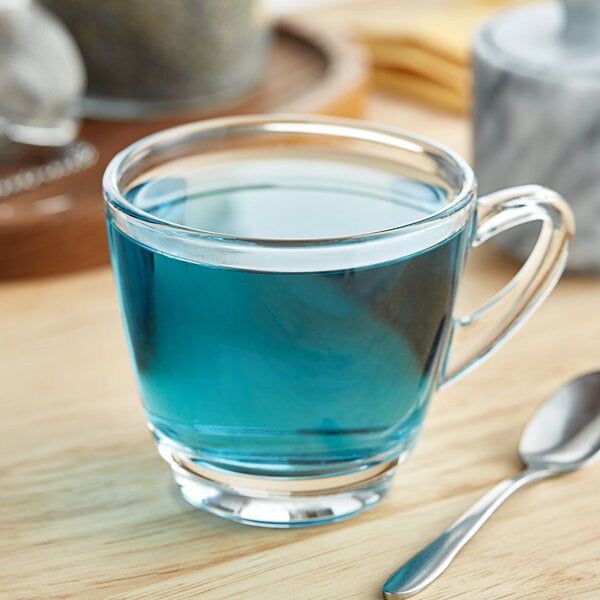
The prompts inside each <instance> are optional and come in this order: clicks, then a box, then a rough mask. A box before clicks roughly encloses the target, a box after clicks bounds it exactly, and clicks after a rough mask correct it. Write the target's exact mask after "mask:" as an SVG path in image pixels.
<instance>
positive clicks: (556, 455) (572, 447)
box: [383, 372, 600, 600]
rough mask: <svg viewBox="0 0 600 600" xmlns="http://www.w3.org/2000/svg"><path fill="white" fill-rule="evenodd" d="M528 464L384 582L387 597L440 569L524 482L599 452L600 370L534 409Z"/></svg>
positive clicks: (527, 435)
mask: <svg viewBox="0 0 600 600" xmlns="http://www.w3.org/2000/svg"><path fill="white" fill-rule="evenodd" d="M519 454H520V456H521V459H522V461H523V463H524V464H525V465H527V468H526V469H525V470H524V471H521V472H520V473H519V474H518V475H515V476H514V477H510V478H509V479H505V480H504V481H502V482H501V483H499V484H498V485H497V486H496V487H494V488H493V489H492V490H490V491H489V492H488V493H487V494H486V495H485V496H484V497H483V498H481V500H479V501H478V502H477V503H476V504H475V505H474V506H473V507H472V508H471V509H470V510H468V511H467V512H466V513H465V514H464V515H463V516H462V517H461V518H460V519H458V521H456V522H455V523H454V524H453V525H451V526H450V527H449V528H448V529H446V531H444V533H442V535H440V536H439V537H438V538H437V539H436V540H434V541H433V542H431V543H430V544H429V545H428V546H426V547H425V548H423V550H421V551H420V552H419V553H418V554H415V556H413V557H412V558H411V559H410V560H409V561H408V562H406V563H405V564H404V565H403V566H402V567H400V568H399V569H398V570H397V571H396V572H395V573H394V574H393V575H392V576H391V577H390V578H389V579H388V580H387V581H386V582H385V585H384V586H383V595H384V597H385V598H386V599H387V600H392V599H396V598H408V597H410V596H412V595H414V594H416V593H418V592H420V591H421V590H422V589H424V588H426V587H427V586H428V585H429V584H430V583H431V582H433V581H434V580H435V579H437V577H438V576H439V575H441V574H442V573H443V572H444V571H445V570H446V568H447V567H448V566H449V565H450V563H451V562H452V559H453V558H454V557H455V556H456V555H457V554H458V553H459V552H460V550H461V549H462V548H463V546H464V545H465V544H466V543H467V542H468V541H469V540H470V539H471V538H472V537H473V536H474V535H475V533H477V531H478V530H479V528H480V527H481V526H482V525H483V524H484V523H485V522H486V521H487V520H488V518H489V517H490V516H491V515H492V514H493V513H494V511H495V510H496V509H497V508H498V507H499V506H500V505H501V504H502V503H503V502H504V501H505V500H506V499H507V498H508V497H509V496H510V495H511V494H512V493H513V492H516V491H517V490H518V489H520V488H522V487H523V486H525V485H527V484H529V483H533V482H534V481H539V480H541V479H545V478H546V477H554V476H555V475H561V474H563V473H568V472H569V471H575V470H576V469H579V468H581V467H583V466H584V465H586V464H588V463H589V462H591V461H592V460H593V459H594V458H597V456H598V454H600V372H595V373H588V374H587V375H583V376H581V377H579V378H577V379H574V380H572V381H570V382H569V383H567V384H566V385H565V386H563V387H562V388H561V389H559V390H558V391H557V392H555V393H554V394H553V395H552V396H550V398H548V400H546V402H544V403H543V404H542V405H541V406H540V407H539V409H538V410H537V411H536V412H535V414H534V415H533V417H532V418H531V420H530V421H529V423H528V424H527V426H526V427H525V430H524V431H523V434H522V436H521V442H520V444H519Z"/></svg>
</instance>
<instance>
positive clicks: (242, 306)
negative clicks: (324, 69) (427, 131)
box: [103, 115, 574, 527]
mask: <svg viewBox="0 0 600 600" xmlns="http://www.w3.org/2000/svg"><path fill="white" fill-rule="evenodd" d="M103 184H104V194H105V198H106V211H107V220H108V232H109V240H110V248H111V257H112V264H113V269H114V273H115V278H116V282H117V289H118V296H119V301H120V306H121V312H122V315H123V321H124V325H125V330H126V335H127V339H128V344H129V348H130V353H131V356H132V361H133V365H134V368H135V373H136V376H137V382H138V386H139V390H140V394H141V397H142V401H143V405H144V408H145V411H146V416H147V421H148V425H149V427H150V430H151V431H152V433H153V434H154V437H155V439H156V441H157V445H158V449H159V452H160V454H161V455H162V457H163V458H164V459H165V460H166V461H167V462H168V463H169V464H170V466H171V468H172V470H173V474H174V477H175V481H176V482H177V484H178V485H179V487H180V490H181V493H182V494H183V496H184V497H185V498H186V499H187V500H188V501H189V502H191V503H192V504H193V505H195V506H198V507H200V508H203V509H206V510H208V511H210V512H212V513H215V514H217V515H220V516H223V517H227V518H230V519H234V520H237V521H241V522H244V523H249V524H254V525H263V526H270V527H290V526H296V525H308V524H313V523H323V522H327V521H334V520H338V519H341V518H344V517H348V516H350V515H353V514H356V513H358V512H360V511H361V510H363V509H364V508H367V507H370V506H372V505H373V504H375V503H376V502H377V501H378V500H379V499H380V498H381V497H382V496H383V494H384V493H385V492H386V490H387V489H388V487H389V484H390V480H391V477H392V475H393V473H394V470H395V468H396V466H397V465H398V464H399V463H400V462H402V461H403V460H404V459H405V458H406V457H407V455H408V454H409V452H410V450H411V448H412V447H413V445H414V443H415V439H416V437H417V434H418V432H419V429H420V427H421V423H422V421H423V417H424V414H425V411H426V408H427V404H428V402H429V399H430V397H431V395H432V393H433V392H434V391H435V390H436V388H438V387H439V386H441V385H444V384H445V383H447V382H448V381H450V380H452V379H453V378H454V377H456V376H458V375H460V374H462V373H463V372H465V371H466V370H468V369H469V368H470V367H472V366H474V365H476V364H477V362H478V361H479V360H480V359H481V358H483V357H484V356H485V355H486V354H488V352H489V351H490V350H492V349H493V348H495V347H496V346H497V345H498V344H499V343H500V342H501V341H502V340H503V339H504V338H505V337H506V336H507V335H508V334H509V333H511V332H512V331H514V329H515V328H516V326H518V325H519V324H520V323H522V322H523V320H524V319H525V318H526V317H527V316H528V315H529V314H530V313H531V311H532V310H533V309H534V308H535V307H536V306H537V305H538V304H539V303H540V302H541V301H542V300H543V299H544V297H545V296H546V295H547V294H548V293H549V292H550V290H551V289H552V288H553V286H554V285H555V283H556V282H557V280H558V278H559V277H560V274H561V272H562V270H563V268H564V265H565V260H566V257H567V252H568V248H569V245H570V243H571V240H572V235H573V227H574V226H573V217H572V214H571V212H570V210H569V208H568V207H567V205H566V204H565V202H564V201H563V200H562V199H561V198H560V197H559V196H558V195H557V194H556V193H554V192H552V191H550V190H547V189H544V188H542V187H539V186H524V187H519V188H513V189H510V190H505V191H502V192H498V193H495V194H492V195H490V196H487V197H485V198H480V199H479V200H478V199H477V197H476V182H475V177H474V175H473V172H472V170H471V168H470V167H469V166H468V165H467V163H466V162H465V161H464V160H462V159H461V158H459V157H458V156H456V155H455V154H454V153H453V152H451V151H449V150H447V149H445V148H443V147H442V146H440V145H438V144H436V143H434V142H431V141H427V140H425V139H423V138H420V137H417V136H413V135H408V134H406V133H403V132H401V131H397V130H394V129H391V128H387V127H382V126H377V125H373V124H369V123H364V122H360V121H352V120H345V119H336V118H329V117H328V118H320V117H306V116H288V115H268V116H243V117H232V118H226V119H218V120H212V121H211V120H209V121H203V122H199V123H193V124H189V125H184V126H181V127H176V128H174V129H170V130H166V131H163V132H160V133H157V134H154V135H151V136H149V137H147V138H145V139H143V140H141V141H139V142H137V143H135V144H133V145H132V146H130V147H129V148H127V149H126V150H124V151H123V152H121V153H120V154H118V155H117V156H116V157H115V158H114V159H113V160H112V162H111V163H110V165H109V166H108V168H107V170H106V173H105V176H104V181H103ZM529 221H540V222H541V229H540V234H539V238H538V241H537V244H536V246H535V247H534V249H533V250H532V253H531V255H530V257H529V259H528V260H527V262H526V263H525V265H524V266H523V267H522V269H521V271H520V272H519V273H518V274H517V275H516V276H515V278H514V279H513V280H512V281H511V282H510V283H509V284H508V285H507V286H506V287H505V288H504V289H503V290H502V291H501V292H500V293H499V294H498V295H497V296H496V297H494V298H493V299H492V300H490V301H489V302H488V303H487V304H486V305H485V306H483V307H481V308H480V309H479V310H477V311H476V312H474V313H472V314H471V315H468V316H466V317H463V318H454V317H453V316H452V315H453V304H454V299H455V296H456V290H457V286H458V283H459V281H460V277H461V273H462V270H463V264H464V261H465V255H466V253H467V251H468V249H469V248H470V247H475V246H478V245H479V244H481V243H483V242H485V241H486V240H487V239H489V238H490V237H492V236H494V235H496V234H497V233H499V232H501V231H504V230H506V229H508V228H511V227H514V226H516V225H519V224H521V223H525V222H529Z"/></svg>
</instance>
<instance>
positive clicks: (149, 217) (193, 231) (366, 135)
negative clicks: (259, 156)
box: [102, 113, 476, 247]
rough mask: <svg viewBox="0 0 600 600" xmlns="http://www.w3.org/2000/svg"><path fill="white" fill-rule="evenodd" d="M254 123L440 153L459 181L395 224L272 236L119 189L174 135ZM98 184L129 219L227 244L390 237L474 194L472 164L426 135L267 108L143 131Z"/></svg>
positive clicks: (442, 215) (223, 131) (453, 209)
mask: <svg viewBox="0 0 600 600" xmlns="http://www.w3.org/2000/svg"><path fill="white" fill-rule="evenodd" d="M249 127H255V128H257V130H258V131H262V132H263V133H265V134H269V133H290V134H313V135H317V136H329V137H338V138H346V139H348V140H358V141H364V142H372V143H375V144H379V145H381V146H386V145H387V146H389V147H391V148H396V149H400V150H407V151H412V152H414V153H416V154H426V155H428V156H430V157H431V158H432V160H435V159H436V158H437V159H438V160H439V159H442V160H443V161H445V163H446V164H447V165H449V166H450V167H451V168H452V169H453V170H454V172H456V173H457V174H459V176H460V185H459V186H456V189H455V190H453V197H452V198H451V200H450V201H449V202H448V203H447V204H446V205H445V206H444V207H442V208H441V209H439V210H437V211H435V212H432V213H431V214H429V215H427V216H425V217H422V218H420V219H417V220H415V221H411V222H409V223H404V224H401V225H397V226H394V227H389V228H386V229H382V230H378V231H369V232H361V233H354V234H349V235H339V236H335V237H310V238H277V237H269V238H267V237H248V236H241V235H234V234H227V233H221V232H215V231H208V230H202V229H199V228H196V227H190V226H187V225H182V224H177V223H173V222H171V221H167V220H164V219H161V218H160V217H157V216H155V215H153V214H151V213H149V212H146V211H144V210H142V209H140V208H139V207H137V206H135V205H134V204H132V203H131V202H130V201H129V200H127V198H126V197H125V195H124V193H123V192H122V191H121V189H120V178H121V175H122V173H124V172H125V171H126V170H127V168H128V167H130V166H132V165H133V164H136V163H138V162H142V161H143V160H144V158H146V157H147V156H149V155H150V154H151V153H152V152H153V151H154V150H156V149H159V148H160V147H161V146H162V147H168V146H172V145H176V144H177V143H178V141H183V140H188V141H189V140H190V139H193V138H194V137H198V139H201V138H202V137H209V136H210V135H211V134H212V135H213V136H215V137H216V136H225V135H227V134H229V133H233V132H235V131H236V130H238V131H240V130H244V129H248V128H249ZM102 189H103V194H104V198H105V202H106V204H107V206H108V207H110V208H111V209H113V210H115V211H117V212H118V213H120V214H122V215H123V216H125V217H126V218H130V219H134V220H136V221H138V222H139V223H142V224H144V225H146V226H149V227H157V226H158V227H160V228H161V229H162V230H165V231H170V232H173V233H177V232H179V233H184V234H186V235H187V236H189V235H192V236H198V237H200V238H204V239H210V240H211V241H215V240H221V241H223V242H227V243H228V244H232V243H233V244H236V243H239V244H242V245H247V244H252V245H262V246H268V247H297V246H299V245H304V246H312V245H324V244H325V245H329V244H345V243H347V242H356V241H359V240H361V239H362V240H375V239H380V238H387V237H394V236H396V235H399V234H403V233H405V232H406V233H407V232H411V233H414V232H415V230H418V229H421V228H427V226H428V225H430V224H431V223H433V222H439V221H442V220H445V219H448V218H449V217H451V216H452V215H454V214H455V213H457V212H460V211H461V210H462V209H464V208H466V207H467V206H468V205H469V204H470V203H471V202H472V200H473V199H474V197H475V190H476V179H475V174H474V172H473V169H472V168H471V166H470V165H469V164H468V163H467V162H466V161H465V160H464V159H463V158H462V157H461V156H460V155H458V154H457V153H456V152H454V151H453V150H451V149H449V148H448V147H446V146H444V145H443V144H440V143H439V142H436V141H433V140H431V139H429V138H427V137H425V136H421V135H418V134H413V133H411V132H408V131H405V130H403V129H399V128H395V127H389V126H386V125H379V124H377V123H373V122H369V121H364V120H360V119H350V118H343V117H329V116H315V115H297V114H285V113H268V114H264V115H241V116H230V117H220V118H214V119H205V120H200V121H194V122H190V123H186V124H183V125H177V126H174V127H169V128H166V129H163V130H161V131H158V132H156V133H152V134H150V135H148V136H145V137H143V138H141V139H139V140H137V141H136V142H133V143H132V144H130V145H129V146H127V147H126V148H124V149H123V150H121V151H120V152H119V153H118V154H116V155H115V156H114V157H113V158H112V159H111V161H110V162H109V163H108V165H107V167H106V169H105V171H104V175H103V177H102Z"/></svg>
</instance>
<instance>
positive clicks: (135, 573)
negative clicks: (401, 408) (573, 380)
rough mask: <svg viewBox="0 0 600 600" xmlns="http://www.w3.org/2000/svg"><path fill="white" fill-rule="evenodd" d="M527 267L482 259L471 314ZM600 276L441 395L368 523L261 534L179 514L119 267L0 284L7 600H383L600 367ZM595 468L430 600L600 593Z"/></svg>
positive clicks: (508, 526)
mask: <svg viewBox="0 0 600 600" xmlns="http://www.w3.org/2000/svg"><path fill="white" fill-rule="evenodd" d="M368 116H369V117H370V118H372V119H374V120H378V121H381V122H385V123H389V124H392V125H397V126H401V127H404V128H407V129H412V130H415V131H418V132H420V133H422V134H426V135H430V136H432V137H435V138H438V139H440V140H441V141H443V142H445V143H447V144H449V145H450V146H452V147H454V148H455V149H456V150H458V151H460V152H462V153H466V154H467V155H468V147H467V146H468V143H467V140H468V138H469V132H468V127H467V123H466V122H463V121H462V120H460V119H458V118H455V117H447V116H445V115H442V114H441V113H434V112H430V111H428V110H427V109H421V108H419V107H415V106H411V105H409V104H403V103H400V102H398V101H394V100H390V99H385V98H380V97H374V98H373V99H372V101H371V103H370V107H369V115H368ZM515 269H516V266H515V264H514V263H512V262H511V261H510V260H508V259H506V258H503V257H502V256H500V255H499V254H497V253H496V252H495V251H494V250H493V249H491V248H487V247H484V248H482V249H480V250H478V251H477V252H476V253H474V254H473V255H472V258H471V259H470V261H469V265H468V269H467V274H466V277H465V280H464V284H463V287H462V290H461V298H462V300H461V304H462V305H463V307H464V306H472V305H474V304H476V303H478V302H479V301H481V300H482V299H484V298H486V297H488V296H490V295H491V294H492V293H493V292H494V291H496V290H497V289H499V288H500V287H501V285H503V283H504V282H505V281H507V280H508V278H509V277H510V276H511V275H512V273H513V272H514V271H515ZM599 307H600V278H579V277H573V276H569V277H564V278H563V279H562V281H561V282H560V283H559V285H558V287H557V288H556V290H555V291H554V293H553V294H552V295H551V296H550V298H549V299H548V300H547V301H546V303H545V304H544V305H543V306H542V307H541V308H540V310H539V311H538V312H537V313H536V314H535V316H534V317H533V318H532V319H531V320H530V321H529V322H528V323H527V324H526V325H525V326H524V327H523V328H522V329H521V330H520V332H519V333H518V334H517V335H516V336H515V337H514V338H513V339H511V340H510V341H509V342H508V343H507V345H506V346H504V347H503V348H502V349H501V350H499V351H498V352H497V353H496V354H495V355H493V356H492V357H491V358H490V359H489V360H488V361H487V362H486V363H485V364H483V365H482V366H481V367H479V368H478V369H477V370H476V371H475V372H473V373H471V374H469V375H468V376H466V377H465V378H464V379H462V380H460V381H459V382H457V383H455V384H454V385H452V386H450V387H448V388H447V389H445V390H444V391H443V392H442V393H440V394H438V395H437V396H436V397H435V398H434V401H433V403H432V406H431V409H430V412H429V416H428V419H427V422H426V425H425V428H424V431H423V433H422V436H421V439H420V442H419V444H418V445H417V449H416V451H415V453H414V455H413V456H412V457H411V458H410V460H409V461H408V462H407V463H406V464H405V465H404V466H402V467H401V468H400V469H399V471H398V473H397V475H396V478H395V481H394V484H393V487H392V489H391V491H390V492H389V494H388V496H387V497H386V498H385V499H384V500H383V501H382V502H381V503H380V504H379V505H378V506H377V507H376V508H374V509H372V510H371V511H368V512H366V513H364V514H363V515H361V516H359V517H357V518H354V519H351V520H348V521H345V522H342V523H339V524H334V525H328V526H321V527H315V528H312V529H304V530H292V531H284V530H277V531H276V530H261V529H256V528H251V527H246V526H242V525H237V524H234V523H229V522H227V521H224V520H221V519H218V518H216V517H213V516H211V515H209V514H205V513H204V512H202V511H200V510H196V509H194V508H192V507H191V506H189V505H188V504H186V503H185V502H184V501H183V500H182V499H181V498H180V497H179V496H178V493H177V490H176V488H175V485H174V483H173V482H172V478H171V473H170V470H169V468H168V466H167V465H166V464H165V463H164V462H163V461H162V460H161V459H160V458H159V457H158V455H157V453H156V451H155V448H154V444H153V442H152V440H151V438H150V435H149V433H148V432H147V431H146V429H145V426H144V420H143V416H142V410H141V406H140V403H139V402H138V399H137V397H136V396H137V394H136V389H135V385H134V381H133V376H132V372H131V369H130V367H129V362H128V358H127V355H126V350H125V344H124V339H123V336H122V332H121V323H120V320H119V315H118V312H117V305H116V300H115V294H114V290H113V283H112V278H111V273H110V271H109V269H108V268H100V269H98V270H93V271H88V272H85V273H80V274H75V275H70V276H65V277H56V278H48V279H42V280H31V281H26V282H19V283H3V284H1V285H0V381H1V382H2V397H1V403H0V477H1V479H0V507H1V512H0V518H1V519H2V527H1V532H2V535H1V537H0V597H1V598H7V599H9V598H10V599H24V598H27V599H30V598H43V599H50V598H77V599H80V598H101V599H105V598H114V599H125V598H127V599H138V598H139V599H148V598H169V599H171V598H178V599H183V598H203V599H207V600H220V599H223V600H225V599H227V600H231V599H232V598H240V599H241V598H244V599H246V598H252V599H255V598H256V599H261V600H267V599H277V600H280V599H282V598H286V599H299V600H300V599H302V600H305V599H311V600H317V599H319V600H334V599H335V600H340V599H343V600H348V599H351V598H357V599H358V598H361V599H363V598H364V599H369V598H371V599H376V598H380V593H381V592H380V588H381V585H382V583H383V581H384V580H385V579H386V576H387V575H388V574H389V573H390V572H391V571H392V570H393V569H394V568H395V567H397V566H398V565H399V564H400V563H401V562H402V561H404V560H405V559H407V558H408V557H409V556H410V555H412V554H413V553H414V552H415V551H416V550H418V549H419V548H420V547H422V546H423V545H424V544H425V543H426V542H427V541H429V540H430V539H431V538H432V537H433V536H435V535H436V534H438V533H439V532H440V531H441V530H442V529H443V528H444V527H446V526H447V525H448V524H449V523H450V522H451V521H453V520H454V519H455V518H456V517H457V516H458V515H459V514H460V513H462V511H463V510H465V509H466V508H467V507H469V506H470V505H471V504H472V503H473V502H474V501H475V500H476V499H477V498H478V497H479V496H480V495H481V494H482V493H483V492H484V491H485V490H487V489H488V488H489V487H490V486H492V485H493V484H494V483H495V482H497V481H499V480H500V479H502V478H503V477H506V476H508V475H511V474H513V473H515V472H516V471H517V470H518V469H519V468H520V465H519V460H518V458H517V453H516V448H517V443H518V438H519V433H520V430H521V428H522V427H523V425H524V423H525V422H526V420H527V419H528V417H529V416H530V415H531V413H532V412H533V411H534V409H535V407H536V406H537V404H538V403H539V402H540V400H541V399H542V398H544V397H545V396H546V395H547V394H548V393H549V392H551V391H552V390H554V389H555V388H556V387H557V386H559V385H560V384H561V383H562V382H563V381H565V380H566V379H568V378H570V377H572V376H573V375H575V374H578V373H581V372H583V371H586V370H591V369H597V368H599V367H600V313H599ZM599 492H600V465H598V466H593V467H590V468H588V469H586V470H585V471H581V472H579V473H575V474H571V475H567V476H565V477H563V478H560V479H555V480H550V481H546V482H543V483H539V484H538V485H537V486H534V487H532V488H530V489H528V490H525V491H523V492H521V493H520V494H519V495H517V496H515V497H514V498H513V499H512V500H510V502H509V503H508V504H506V505H505V506H504V507H503V508H502V509H500V511H499V512H498V514H497V515H496V516H495V517H494V518H493V520H492V521H491V522H490V523H489V524H487V525H486V526H485V528H484V530H483V531H482V532H481V533H480V534H479V535H478V536H477V537H476V538H475V539H474V540H473V542H472V543H471V544H470V545H469V546H468V547H467V548H466V549H465V550H464V551H463V553H462V554H461V555H460V556H459V557H458V559H457V560H456V561H455V563H454V564H453V565H452V566H451V568H450V569H449V571H448V572H447V573H446V574H445V575H444V576H443V577H442V578H441V579H440V580H438V581H437V582H436V583H435V584H434V585H433V586H431V587H430V588H429V589H428V590H426V591H425V592H424V593H423V594H422V595H421V596H420V597H421V598H423V600H426V599H428V598H429V599H433V598H437V599H450V598H453V599H457V598H464V599H474V598H475V599H500V598H502V599H507V598H530V599H531V598H539V599H543V600H552V599H556V600H558V599H561V600H563V599H566V598H589V599H592V598H599V597H600V591H599V590H600V562H599V561H600V503H599Z"/></svg>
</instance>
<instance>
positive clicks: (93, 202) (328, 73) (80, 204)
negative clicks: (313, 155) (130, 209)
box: [0, 21, 368, 279]
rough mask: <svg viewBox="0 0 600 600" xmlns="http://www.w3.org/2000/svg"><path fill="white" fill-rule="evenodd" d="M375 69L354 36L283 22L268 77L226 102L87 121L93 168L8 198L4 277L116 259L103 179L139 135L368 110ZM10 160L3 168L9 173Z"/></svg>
mask: <svg viewBox="0 0 600 600" xmlns="http://www.w3.org/2000/svg"><path fill="white" fill-rule="evenodd" d="M367 84H368V69H367V66H366V62H365V58H364V55H363V53H362V52H361V51H360V49H359V48H357V47H356V46H355V45H354V44H352V43H350V42H348V41H347V40H344V39H343V38H340V37H338V36H337V35H335V34H332V33H329V32H327V31H323V30H320V29H318V28H315V27H313V26H309V25H306V24H301V23H298V22H294V21H286V22H284V23H280V24H279V25H278V26H277V31H276V41H275V45H274V51H273V53H272V57H271V60H270V64H269V67H268V72H267V75H266V77H265V80H264V81H263V83H262V84H261V85H260V86H259V88H258V89H256V90H255V91H254V92H253V93H252V94H251V95H250V96H248V97H246V98H245V99H243V100H241V101H240V102H239V103H238V104H237V105H229V106H228V107H227V109H226V110H221V111H219V112H215V111H212V112H210V113H202V114H190V113H187V114H185V115H183V116H177V117H173V116H170V117H164V118H160V119H154V120H152V121H97V120H88V121H86V122H85V123H84V124H83V127H82V131H81V137H82V138H83V139H85V140H87V141H89V142H91V143H92V144H93V145H94V146H95V147H96V148H97V150H98V154H99V159H98V162H97V163H96V164H95V165H94V166H93V167H91V168H88V169H87V170H85V171H82V172H80V173H77V174H74V175H70V176H68V177H65V178H63V179H61V180H59V181H56V182H53V183H47V184H44V185H42V186H41V187H38V188H37V189H35V190H32V191H28V192H22V193H19V194H15V195H12V196H9V197H8V198H5V199H3V200H0V278H5V279H6V278H19V277H31V276H39V275H49V274H56V273H65V272H68V271H73V270H77V269H84V268H89V267H93V266H97V265H101V264H104V263H106V262H107V261H108V248H107V243H106V233H105V226H104V211H103V206H102V195H101V179H102V173H103V171H104V169H105V167H106V165H107V163H108V161H109V160H110V159H111V158H112V157H113V156H114V155H115V154H116V152H118V151H119V150H121V149H122V148H124V147H125V146H127V145H129V144H130V143H132V142H133V141H135V140H137V139H139V138H141V137H143V136H145V135H148V134H150V133H153V132H155V131H159V130H161V129H164V128H165V127H170V126H172V125H176V124H179V123H183V122H186V121H192V120H195V119H198V118H208V117H215V116H223V115H228V114H250V113H266V112H295V113H318V114H327V115H338V116H346V117H360V116H361V114H362V106H363V102H364V99H365V97H366V90H367ZM6 173H7V168H6V166H5V167H3V168H2V170H0V176H2V175H6Z"/></svg>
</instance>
